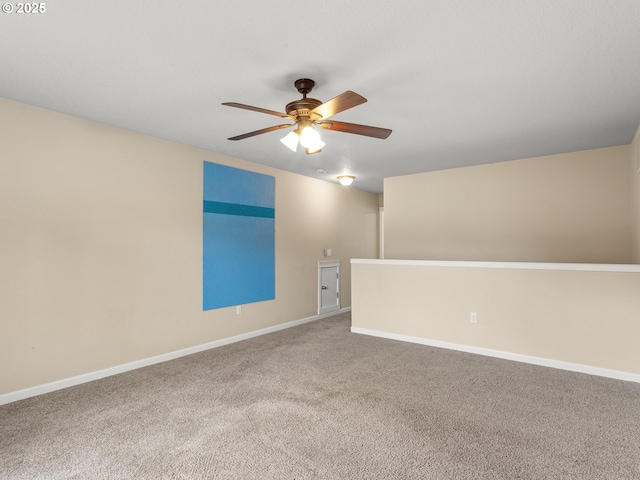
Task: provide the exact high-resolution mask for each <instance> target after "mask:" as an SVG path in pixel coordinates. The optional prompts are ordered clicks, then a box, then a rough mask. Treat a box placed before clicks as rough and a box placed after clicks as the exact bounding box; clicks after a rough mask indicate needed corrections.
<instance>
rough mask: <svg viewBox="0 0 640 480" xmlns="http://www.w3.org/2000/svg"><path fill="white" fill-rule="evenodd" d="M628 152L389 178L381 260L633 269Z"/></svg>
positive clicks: (592, 153)
mask: <svg viewBox="0 0 640 480" xmlns="http://www.w3.org/2000/svg"><path fill="white" fill-rule="evenodd" d="M630 148H631V147H630V146H629V145H625V146H619V147H612V148H604V149H598V150H589V151H582V152H574V153H568V154H562V155H552V156H547V157H538V158H530V159H523V160H516V161H510V162H502V163H495V164H490V165H482V166H475V167H467V168H457V169H451V170H444V171H437V172H429V173H423V174H417V175H408V176H402V177H394V178H388V179H386V180H385V184H384V209H385V239H384V242H385V258H400V259H436V260H437V259H439V260H481V261H531V262H585V263H628V262H631V259H632V249H631V243H632V228H631V222H630V219H631V189H630V182H629V180H628V178H629V168H628V161H629V150H630Z"/></svg>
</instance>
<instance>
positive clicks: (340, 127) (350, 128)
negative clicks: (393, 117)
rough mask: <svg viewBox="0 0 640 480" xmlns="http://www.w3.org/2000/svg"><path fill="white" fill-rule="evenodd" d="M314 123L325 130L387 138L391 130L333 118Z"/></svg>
mask: <svg viewBox="0 0 640 480" xmlns="http://www.w3.org/2000/svg"><path fill="white" fill-rule="evenodd" d="M316 125H318V126H319V127H322V128H324V129H326V130H336V131H338V132H345V133H355V134H356V135H364V136H366V137H375V138H387V137H388V136H389V135H391V132H392V130H389V129H388V128H380V127H370V126H368V125H359V124H357V123H346V122H336V121H335V120H327V121H321V122H316Z"/></svg>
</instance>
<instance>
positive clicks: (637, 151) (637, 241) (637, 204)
mask: <svg viewBox="0 0 640 480" xmlns="http://www.w3.org/2000/svg"><path fill="white" fill-rule="evenodd" d="M630 155H631V173H630V178H631V198H632V226H633V247H632V249H633V252H632V255H633V256H632V260H633V263H640V127H638V130H637V131H636V134H635V136H634V137H633V142H632V143H631V151H630Z"/></svg>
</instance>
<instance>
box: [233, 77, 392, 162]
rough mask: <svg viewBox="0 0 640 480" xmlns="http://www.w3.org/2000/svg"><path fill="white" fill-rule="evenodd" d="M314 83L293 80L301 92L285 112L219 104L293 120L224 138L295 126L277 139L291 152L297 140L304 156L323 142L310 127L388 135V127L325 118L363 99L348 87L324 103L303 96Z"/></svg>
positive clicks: (389, 131)
mask: <svg viewBox="0 0 640 480" xmlns="http://www.w3.org/2000/svg"><path fill="white" fill-rule="evenodd" d="M315 84H316V83H315V82H314V81H313V80H311V79H308V78H300V79H298V80H296V81H295V82H294V85H295V87H296V89H297V90H298V92H299V93H300V94H302V98H301V99H300V100H294V101H293V102H290V103H288V104H287V106H286V107H285V111H286V113H281V112H276V111H274V110H267V109H265V108H259V107H252V106H251V105H244V104H242V103H235V102H226V103H223V104H222V105H226V106H228V107H236V108H244V109H245V110H253V111H254V112H262V113H267V114H269V115H275V116H276V117H280V118H286V119H287V120H293V121H294V122H296V123H284V124H281V125H274V126H273V127H267V128H263V129H261V130H255V131H253V132H249V133H243V134H242V135H237V136H235V137H231V138H229V139H228V140H244V139H245V138H249V137H254V136H256V135H260V134H262V133H268V132H273V131H275V130H280V129H281V128H288V127H292V126H297V128H296V129H295V130H294V131H293V132H291V133H289V135H287V136H286V137H284V138H283V139H281V141H282V143H284V144H285V145H286V146H287V147H289V148H290V149H291V150H293V151H294V152H295V151H296V149H297V147H298V143H300V144H301V145H302V146H303V147H304V149H305V152H306V153H307V155H310V154H312V153H318V152H320V151H321V150H322V147H323V146H324V145H325V143H324V142H323V141H322V140H321V139H320V135H319V134H318V132H317V131H316V130H315V129H314V128H313V126H314V125H316V126H318V127H320V128H324V129H325V130H335V131H337V132H345V133H355V134H357V135H364V136H367V137H374V138H383V139H384V138H387V137H388V136H389V135H391V130H389V129H388V128H379V127H370V126H368V125H359V124H357V123H346V122H336V121H335V120H327V118H329V117H331V116H333V115H336V114H337V113H340V112H344V111H345V110H347V109H349V108H353V107H355V106H357V105H360V104H362V103H365V102H366V101H367V99H366V98H364V97H363V96H361V95H358V94H357V93H355V92H352V91H351V90H347V91H346V92H344V93H341V94H340V95H338V96H337V97H335V98H332V99H331V100H329V101H328V102H325V103H322V102H321V101H320V100H317V99H315V98H307V94H308V93H310V92H311V90H312V89H313V87H314V86H315Z"/></svg>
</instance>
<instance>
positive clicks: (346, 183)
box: [338, 175, 356, 186]
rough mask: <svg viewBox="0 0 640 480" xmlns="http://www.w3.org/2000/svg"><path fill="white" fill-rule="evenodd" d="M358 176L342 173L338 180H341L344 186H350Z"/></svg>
mask: <svg viewBox="0 0 640 480" xmlns="http://www.w3.org/2000/svg"><path fill="white" fill-rule="evenodd" d="M355 178H356V177H354V176H353V175H340V176H339V177H338V180H340V183H341V184H342V185H344V186H349V185H351V184H352V183H353V181H354V180H355Z"/></svg>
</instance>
